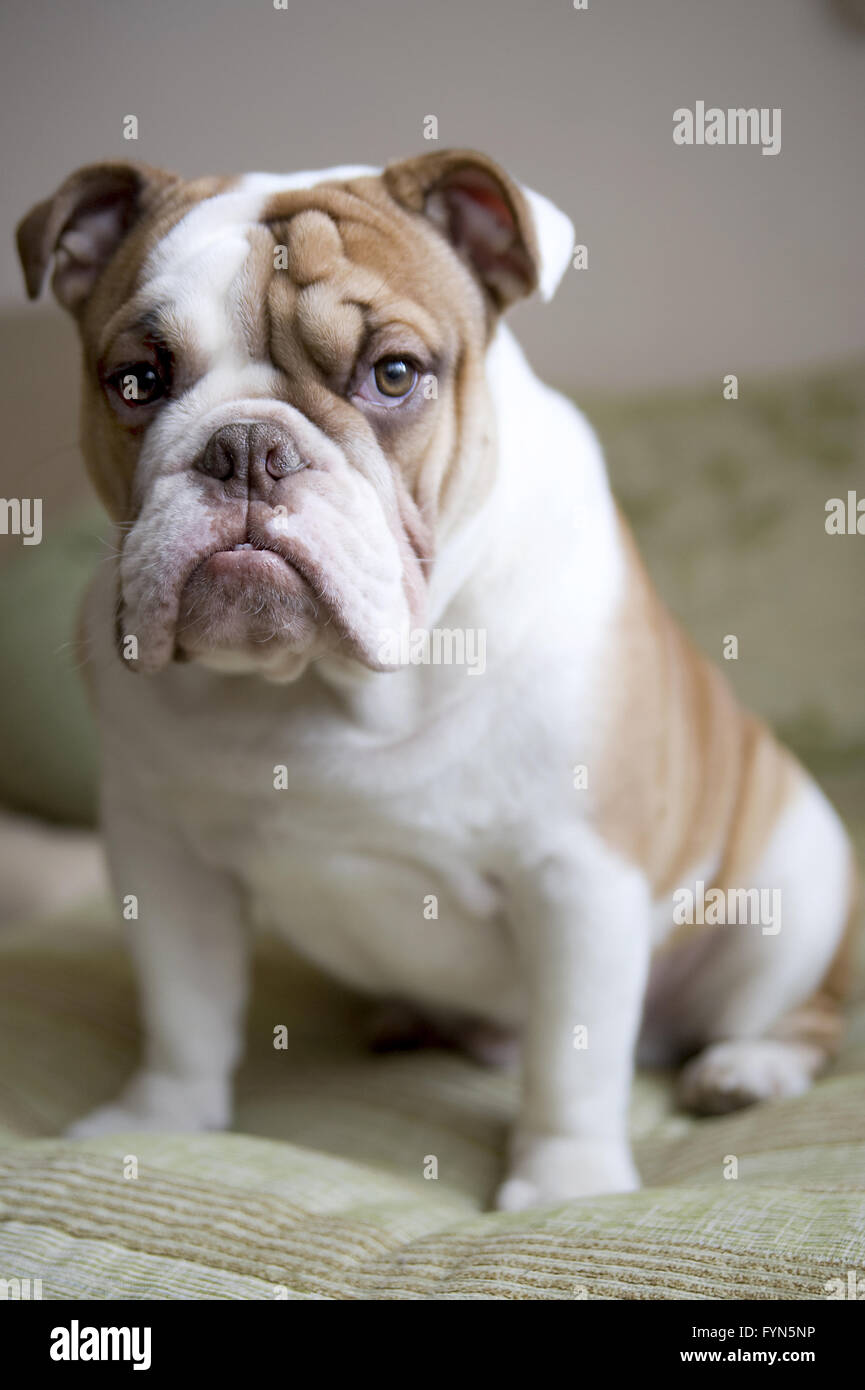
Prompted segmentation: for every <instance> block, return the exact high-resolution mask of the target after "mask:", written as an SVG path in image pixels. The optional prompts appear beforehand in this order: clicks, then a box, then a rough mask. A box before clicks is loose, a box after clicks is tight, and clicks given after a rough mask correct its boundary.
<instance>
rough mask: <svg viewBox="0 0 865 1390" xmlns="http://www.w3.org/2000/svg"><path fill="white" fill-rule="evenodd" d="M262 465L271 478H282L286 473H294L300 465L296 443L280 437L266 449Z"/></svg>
mask: <svg viewBox="0 0 865 1390" xmlns="http://www.w3.org/2000/svg"><path fill="white" fill-rule="evenodd" d="M264 466H265V468H266V469H267V471H268V473H269V474H270V476H271V478H284V477H285V475H286V474H287V473H294V472H295V471H296V470H297V469H298V468H300V467H301V466H302V460H301V457H300V454H299V452H298V449H297V446H296V444H294V442H293V441H292V440H291V439H281V440H280V441H279V443H278V444H275V445H274V446H273V447H272V448H270V449H268V451H267V454H266V456H265V460H264Z"/></svg>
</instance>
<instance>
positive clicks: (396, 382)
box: [373, 357, 417, 399]
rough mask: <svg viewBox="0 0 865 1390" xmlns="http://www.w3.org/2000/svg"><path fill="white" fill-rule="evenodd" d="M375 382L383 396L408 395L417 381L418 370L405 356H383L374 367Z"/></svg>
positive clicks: (400, 396)
mask: <svg viewBox="0 0 865 1390" xmlns="http://www.w3.org/2000/svg"><path fill="white" fill-rule="evenodd" d="M373 376H374V377H375V384H376V386H377V387H378V389H379V391H381V394H382V395H383V396H398V397H399V398H400V399H402V397H403V396H407V395H408V393H409V391H410V390H411V388H412V387H413V386H414V384H415V382H416V381H417V372H416V371H415V369H414V367H413V366H412V365H411V363H410V362H406V360H405V358H403V357H383V358H382V359H381V361H380V362H376V364H375V366H374V367H373Z"/></svg>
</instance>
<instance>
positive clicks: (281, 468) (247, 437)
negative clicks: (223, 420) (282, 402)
mask: <svg viewBox="0 0 865 1390" xmlns="http://www.w3.org/2000/svg"><path fill="white" fill-rule="evenodd" d="M195 466H196V468H197V469H198V470H199V472H201V473H206V474H207V475H208V477H210V478H218V479H219V480H220V481H225V480H226V479H228V478H247V479H248V480H249V482H250V483H254V482H255V481H256V480H261V479H262V478H263V475H264V474H265V473H267V474H268V475H269V476H270V477H271V478H277V479H279V478H284V477H285V476H286V474H288V473H294V472H296V471H297V469H298V468H302V467H303V459H302V458H301V456H300V452H299V450H298V447H297V445H296V444H295V442H294V440H293V439H292V438H291V436H290V435H288V434H286V433H285V431H284V430H281V429H280V428H279V426H278V425H271V424H269V423H268V422H267V421H264V420H256V421H252V422H243V421H238V422H236V423H235V424H232V425H223V426H222V429H220V430H217V431H216V433H215V434H212V435H211V436H210V438H209V439H208V441H207V444H206V446H205V449H204V453H203V454H202V455H201V457H200V458H198V459H197V460H196V463H195Z"/></svg>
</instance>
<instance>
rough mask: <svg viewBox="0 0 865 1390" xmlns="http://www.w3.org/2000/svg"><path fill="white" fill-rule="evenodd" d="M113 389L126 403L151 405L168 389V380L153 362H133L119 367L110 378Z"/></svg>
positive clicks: (130, 404) (129, 404)
mask: <svg viewBox="0 0 865 1390" xmlns="http://www.w3.org/2000/svg"><path fill="white" fill-rule="evenodd" d="M108 380H109V383H110V385H111V386H112V388H113V390H114V391H116V393H117V395H118V396H119V397H120V400H121V401H122V402H123V404H124V405H128V406H136V405H150V404H151V402H153V401H158V400H159V398H160V397H161V396H164V395H165V393H166V391H167V390H168V381H167V379H166V377H165V375H164V374H163V372H162V371H160V369H159V367H157V366H154V365H153V363H152V362H132V363H130V365H129V366H127V367H118V369H117V371H116V372H112V374H111V376H110V377H109V378H108Z"/></svg>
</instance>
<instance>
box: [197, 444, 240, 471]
mask: <svg viewBox="0 0 865 1390" xmlns="http://www.w3.org/2000/svg"><path fill="white" fill-rule="evenodd" d="M197 467H198V469H199V471H200V472H201V473H206V474H207V475H208V477H210V478H218V479H219V480H220V481H222V482H224V481H225V479H226V478H230V477H231V475H232V473H233V472H234V451H233V450H232V449H230V448H228V447H227V445H226V442H225V440H223V439H220V437H219V435H218V434H214V435H211V437H210V439H209V440H208V441H207V445H206V447H205V450H204V453H203V454H202V455H201V458H200V459H199V460H198V464H197Z"/></svg>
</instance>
